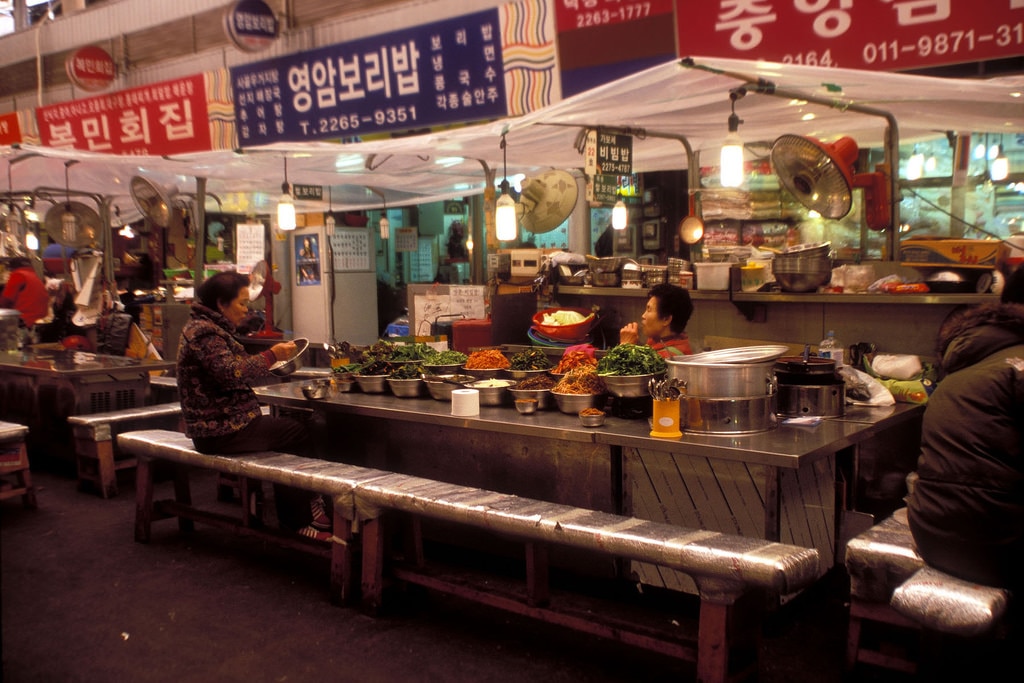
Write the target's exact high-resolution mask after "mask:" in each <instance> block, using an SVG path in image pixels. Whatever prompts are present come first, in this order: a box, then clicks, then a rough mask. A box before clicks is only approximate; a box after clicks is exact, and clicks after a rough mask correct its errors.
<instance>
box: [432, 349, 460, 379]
mask: <svg viewBox="0 0 1024 683" xmlns="http://www.w3.org/2000/svg"><path fill="white" fill-rule="evenodd" d="M467 358H469V356H467V355H466V354H464V353H462V352H461V351H456V350H454V349H451V350H448V351H435V352H434V353H433V354H431V355H429V356H427V357H426V358H424V359H423V371H424V372H426V373H427V374H428V375H454V374H458V372H459V369H460V368H461V367H462V366H463V365H464V364H465V362H466V359H467Z"/></svg>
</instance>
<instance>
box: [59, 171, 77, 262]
mask: <svg viewBox="0 0 1024 683" xmlns="http://www.w3.org/2000/svg"><path fill="white" fill-rule="evenodd" d="M74 163H77V162H74V161H65V162H64V193H65V200H66V202H65V204H64V213H63V214H61V217H60V234H61V237H63V238H64V241H65V242H75V241H77V240H78V216H76V215H75V213H74V212H73V211H72V210H71V184H70V182H69V181H68V168H69V167H70V166H71V164H74Z"/></svg>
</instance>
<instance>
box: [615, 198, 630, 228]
mask: <svg viewBox="0 0 1024 683" xmlns="http://www.w3.org/2000/svg"><path fill="white" fill-rule="evenodd" d="M628 218H629V214H628V212H627V211H626V202H624V201H622V200H621V199H620V200H619V201H617V202H615V206H613V207H612V229H614V230H625V229H626V223H627V222H628V220H627V219H628Z"/></svg>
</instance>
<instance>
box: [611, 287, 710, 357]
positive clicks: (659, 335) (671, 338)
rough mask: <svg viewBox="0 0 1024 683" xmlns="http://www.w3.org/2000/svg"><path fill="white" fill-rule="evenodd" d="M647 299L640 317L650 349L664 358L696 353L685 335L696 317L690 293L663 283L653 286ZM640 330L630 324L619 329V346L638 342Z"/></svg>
mask: <svg viewBox="0 0 1024 683" xmlns="http://www.w3.org/2000/svg"><path fill="white" fill-rule="evenodd" d="M648 296H649V297H650V298H649V299H648V300H647V308H646V309H645V310H644V314H643V316H642V317H641V318H640V322H641V324H642V325H643V333H644V336H646V337H647V344H648V346H650V347H651V348H653V349H654V350H655V351H657V352H658V354H659V355H660V356H662V357H663V358H672V357H673V356H683V355H689V354H691V353H693V350H692V349H691V348H690V340H689V338H688V337H687V336H686V332H684V330H685V329H686V323H688V322H689V321H690V316H691V315H692V314H693V302H692V301H691V300H690V293H689V292H687V291H686V290H685V289H683V288H682V287H676V286H675V285H670V284H665V283H662V284H660V285H655V286H654V287H652V288H651V291H650V292H649V293H648ZM638 327H639V326H638V325H637V324H636V323H629V324H628V325H626V326H625V327H623V328H622V329H621V330H619V343H620V344H637V343H639V341H638V339H639V330H638Z"/></svg>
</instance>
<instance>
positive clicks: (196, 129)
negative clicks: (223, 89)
mask: <svg viewBox="0 0 1024 683" xmlns="http://www.w3.org/2000/svg"><path fill="white" fill-rule="evenodd" d="M205 83H206V80H205V77H204V76H203V75H201V74H200V75H196V76H188V77H185V78H179V79H177V80H173V81H163V82H161V83H153V84H150V85H145V86H141V87H138V88H132V89H130V90H119V91H117V92H113V93H109V94H107V95H98V96H96V97H89V98H86V99H80V100H72V101H70V102H62V103H60V104H53V105H49V106H46V107H39V108H38V109H36V121H37V123H38V125H39V137H40V140H41V141H42V144H44V145H46V146H47V147H70V148H73V149H81V150H86V151H90V152H102V153H106V154H148V155H160V154H182V153H184V152H199V151H207V150H209V149H210V125H209V117H208V116H207V107H206V87H205Z"/></svg>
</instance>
